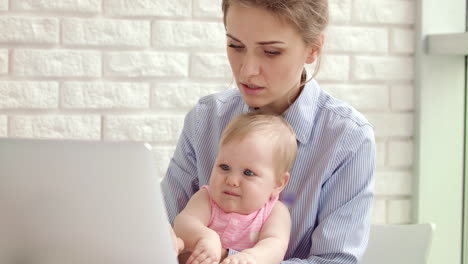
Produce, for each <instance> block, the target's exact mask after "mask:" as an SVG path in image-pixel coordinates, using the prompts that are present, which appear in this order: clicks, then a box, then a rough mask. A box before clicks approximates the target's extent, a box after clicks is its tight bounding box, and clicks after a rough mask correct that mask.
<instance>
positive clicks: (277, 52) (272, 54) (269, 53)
mask: <svg viewBox="0 0 468 264" xmlns="http://www.w3.org/2000/svg"><path fill="white" fill-rule="evenodd" d="M264 52H265V54H266V55H269V56H275V55H280V54H281V52H279V51H272V50H265V51H264Z"/></svg>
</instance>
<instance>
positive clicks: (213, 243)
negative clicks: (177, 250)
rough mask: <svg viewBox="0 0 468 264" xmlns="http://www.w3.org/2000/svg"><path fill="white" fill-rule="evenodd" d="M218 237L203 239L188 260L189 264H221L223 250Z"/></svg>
mask: <svg viewBox="0 0 468 264" xmlns="http://www.w3.org/2000/svg"><path fill="white" fill-rule="evenodd" d="M220 249H221V241H220V240H219V237H218V236H215V237H210V238H202V239H200V240H198V242H197V244H196V245H195V249H194V250H193V252H192V255H190V257H189V258H188V259H187V264H192V263H193V264H212V263H219V261H220V260H221V255H222V250H220Z"/></svg>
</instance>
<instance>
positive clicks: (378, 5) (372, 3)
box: [353, 0, 416, 25]
mask: <svg viewBox="0 0 468 264" xmlns="http://www.w3.org/2000/svg"><path fill="white" fill-rule="evenodd" d="M415 5H416V1H401V0H394V1H393V0H392V1H386V0H355V1H354V9H353V10H354V12H353V15H354V17H353V19H354V21H356V22H361V23H382V24H405V25H410V24H413V23H414V20H415V18H414V15H415V14H416V10H415Z"/></svg>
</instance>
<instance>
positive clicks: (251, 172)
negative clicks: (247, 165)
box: [244, 169, 255, 176]
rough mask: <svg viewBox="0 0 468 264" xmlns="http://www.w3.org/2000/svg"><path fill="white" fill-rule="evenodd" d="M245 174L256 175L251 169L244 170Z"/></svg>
mask: <svg viewBox="0 0 468 264" xmlns="http://www.w3.org/2000/svg"><path fill="white" fill-rule="evenodd" d="M244 175H245V176H254V175H255V173H254V172H253V171H251V170H249V169H246V170H244Z"/></svg>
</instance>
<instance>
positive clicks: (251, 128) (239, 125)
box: [219, 112, 297, 173]
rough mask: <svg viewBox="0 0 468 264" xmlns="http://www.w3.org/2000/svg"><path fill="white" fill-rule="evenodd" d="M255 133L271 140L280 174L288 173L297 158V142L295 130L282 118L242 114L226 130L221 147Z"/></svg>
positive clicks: (269, 115) (259, 114)
mask: <svg viewBox="0 0 468 264" xmlns="http://www.w3.org/2000/svg"><path fill="white" fill-rule="evenodd" d="M254 133H261V134H262V135H264V136H265V137H268V139H269V140H271V143H272V144H273V146H274V153H275V164H277V170H278V172H280V173H283V172H288V171H289V170H290V169H291V167H292V166H293V164H294V160H295V159H296V156H297V141H296V134H295V133H294V131H293V129H292V128H291V126H290V125H289V124H288V122H286V120H284V119H283V118H282V117H281V116H278V115H274V114H266V113H258V112H249V113H246V114H241V115H239V116H237V117H236V118H234V119H233V120H231V122H229V124H228V125H227V127H226V128H225V129H224V131H223V133H222V134H221V139H220V142H219V146H220V147H221V146H223V145H225V144H227V143H229V142H232V141H233V140H242V139H244V138H245V137H247V136H250V135H252V134H254Z"/></svg>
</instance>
